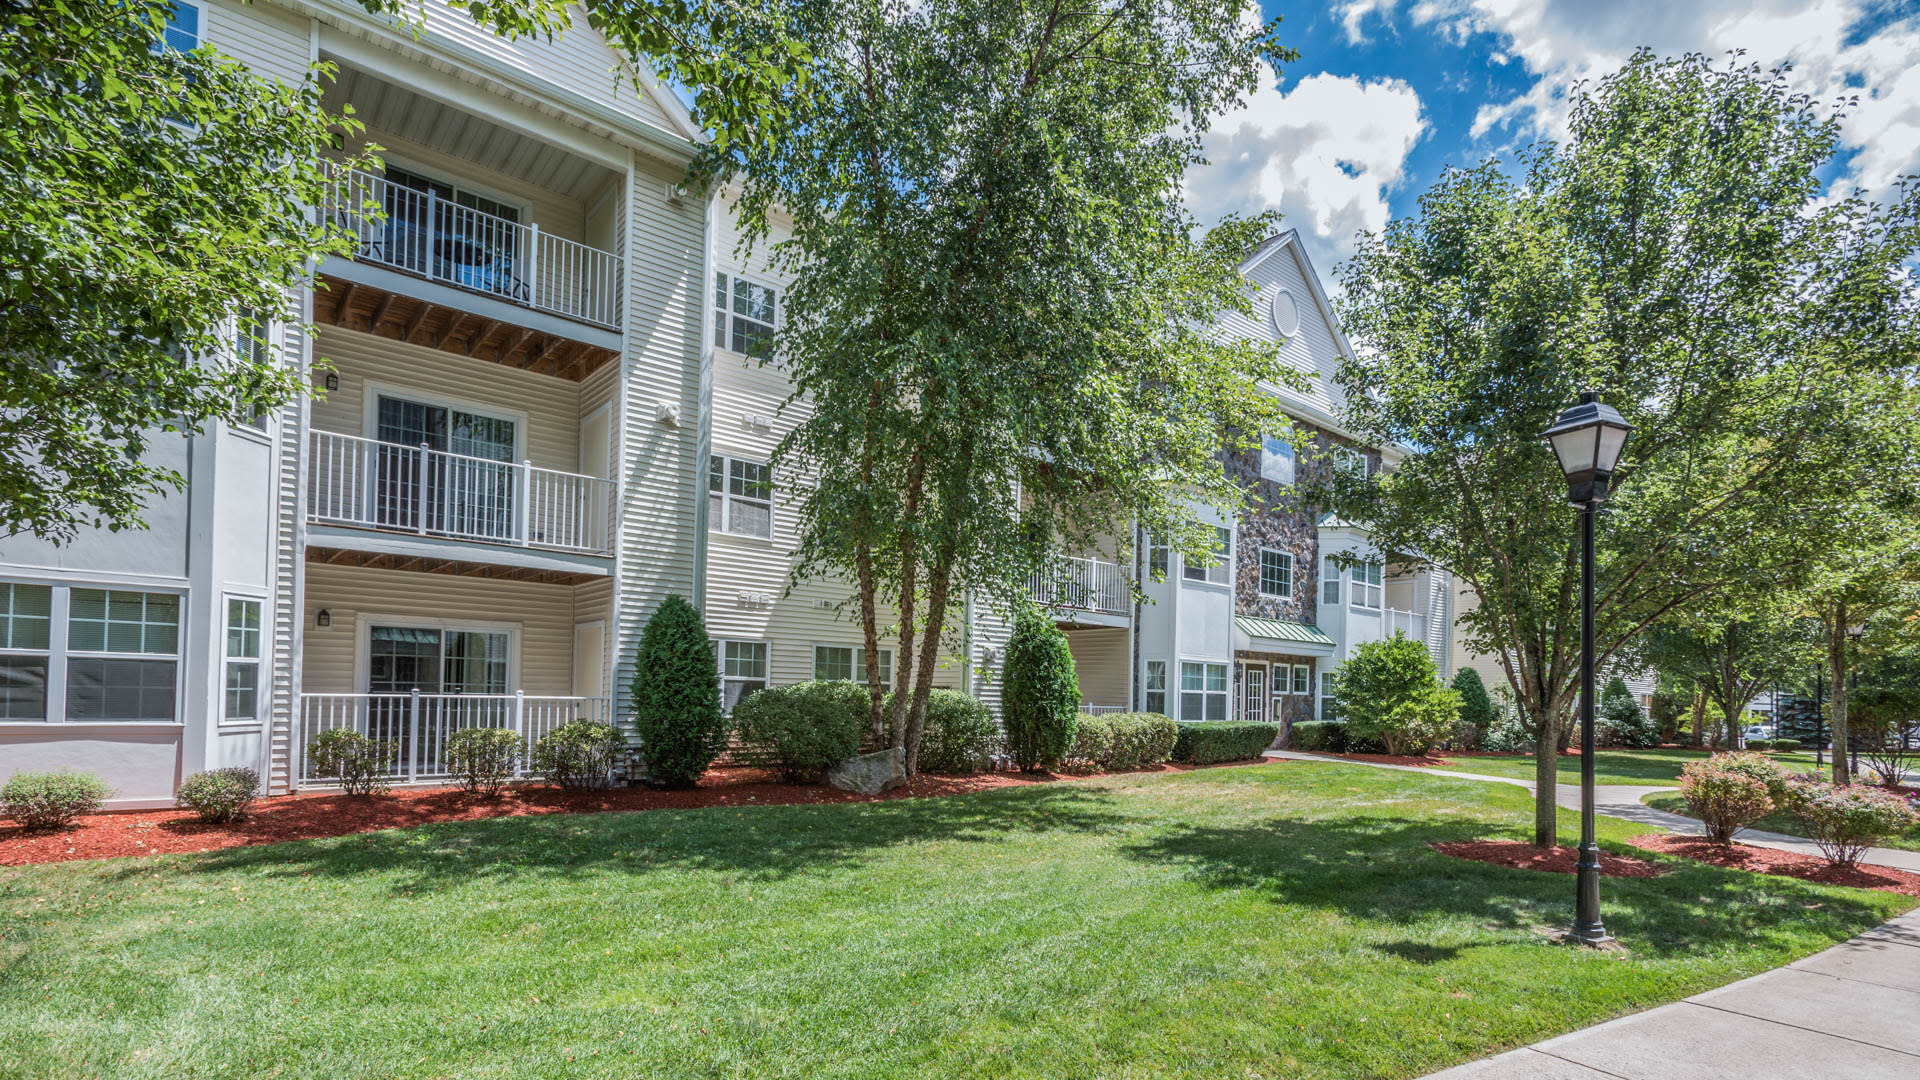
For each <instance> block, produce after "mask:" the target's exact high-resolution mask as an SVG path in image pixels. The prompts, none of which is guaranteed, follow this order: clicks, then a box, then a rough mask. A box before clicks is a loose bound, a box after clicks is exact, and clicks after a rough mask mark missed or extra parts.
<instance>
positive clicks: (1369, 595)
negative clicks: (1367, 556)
mask: <svg viewBox="0 0 1920 1080" xmlns="http://www.w3.org/2000/svg"><path fill="white" fill-rule="evenodd" d="M1385 570H1386V567H1385V566H1384V565H1382V564H1380V563H1377V562H1357V563H1354V564H1353V565H1352V566H1350V567H1348V568H1347V573H1348V575H1349V576H1350V577H1352V578H1353V592H1352V594H1351V600H1352V603H1353V606H1354V607H1357V608H1365V609H1367V610H1369V611H1377V610H1379V608H1380V602H1381V599H1382V597H1383V596H1384V595H1385V592H1386V590H1385V587H1384V586H1383V585H1382V584H1381V582H1382V580H1383V577H1384V573H1385Z"/></svg>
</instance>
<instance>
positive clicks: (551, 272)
mask: <svg viewBox="0 0 1920 1080" xmlns="http://www.w3.org/2000/svg"><path fill="white" fill-rule="evenodd" d="M326 214H327V220H328V221H330V222H331V223H332V224H334V225H336V226H338V227H340V228H342V229H345V230H346V231H347V233H348V234H349V235H351V236H352V237H353V238H354V240H355V242H356V248H355V252H354V258H356V259H359V260H361V261H364V262H374V263H380V264H382V265H384V266H390V267H393V268H394V269H396V270H404V271H406V272H408V273H410V274H418V275H420V276H421V277H424V278H430V279H432V280H434V281H440V282H445V283H446V284H449V285H456V286H459V287H460V288H463V289H471V290H473V291H475V292H480V293H486V294H487V295H489V296H497V297H499V298H501V299H503V300H508V301H511V302H513V303H516V304H522V305H525V306H526V307H530V308H534V309H536V310H539V311H547V312H551V313H553V314H555V315H563V316H565V317H567V318H569V319H578V320H579V321H581V322H587V323H592V324H594V325H596V326H602V327H606V328H608V329H617V328H618V327H619V325H620V284H621V267H620V259H619V257H618V256H616V255H614V254H613V252H611V251H601V250H600V249H599V248H595V247H589V246H587V245H586V244H582V243H578V242H576V241H573V240H566V239H562V238H561V237H558V236H555V235H553V234H552V233H546V232H541V231H540V226H538V225H522V224H520V223H519V222H517V221H509V220H507V219H506V218H503V217H500V216H498V215H495V214H489V213H485V212H483V211H480V210H475V209H473V208H472V207H469V206H462V205H460V204H459V203H456V202H454V201H453V200H451V199H447V198H444V197H442V196H440V195H438V194H436V193H434V192H432V191H419V190H417V189H414V188H410V187H403V186H401V185H399V184H396V183H393V182H392V181H389V180H387V179H385V178H383V177H380V176H376V175H374V174H373V173H369V172H363V171H361V170H359V169H341V170H339V171H338V172H337V173H336V174H335V177H334V182H333V194H332V198H331V199H330V201H329V205H328V206H327V208H326Z"/></svg>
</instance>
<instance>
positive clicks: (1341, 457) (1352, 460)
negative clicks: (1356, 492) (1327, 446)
mask: <svg viewBox="0 0 1920 1080" xmlns="http://www.w3.org/2000/svg"><path fill="white" fill-rule="evenodd" d="M1333 467H1334V468H1335V469H1337V470H1339V471H1340V472H1343V473H1347V474H1348V475H1350V476H1361V477H1364V476H1366V475H1367V455H1365V454H1363V453H1361V452H1360V451H1358V450H1356V449H1354V448H1353V447H1351V446H1336V447H1334V448H1333Z"/></svg>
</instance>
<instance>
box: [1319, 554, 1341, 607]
mask: <svg viewBox="0 0 1920 1080" xmlns="http://www.w3.org/2000/svg"><path fill="white" fill-rule="evenodd" d="M1321 563H1322V566H1323V569H1322V570H1321V577H1320V602H1321V603H1323V604H1337V603H1339V602H1340V564H1339V563H1337V562H1335V561H1334V558H1333V556H1331V555H1329V556H1327V557H1326V558H1325V559H1323V560H1321Z"/></svg>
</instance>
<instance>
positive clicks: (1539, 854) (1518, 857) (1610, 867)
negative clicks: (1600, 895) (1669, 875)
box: [1430, 840, 1661, 878]
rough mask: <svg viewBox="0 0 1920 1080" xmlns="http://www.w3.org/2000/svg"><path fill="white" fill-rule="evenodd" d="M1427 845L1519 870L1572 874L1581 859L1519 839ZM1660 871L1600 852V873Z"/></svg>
mask: <svg viewBox="0 0 1920 1080" xmlns="http://www.w3.org/2000/svg"><path fill="white" fill-rule="evenodd" d="M1430 846H1431V847H1432V848H1433V850H1435V851H1437V852H1439V853H1440V854H1442V855H1451V856H1453V857H1454V858H1456V859H1472V860H1473V861H1474V862H1484V863H1492V864H1494V865H1495V866H1512V867H1516V868H1518V869H1521V870H1543V871H1545V872H1547V873H1549V874H1571V873H1573V872H1574V870H1575V869H1576V868H1577V864H1578V863H1579V861H1580V851H1579V849H1578V848H1570V847H1554V848H1537V847H1534V846H1533V845H1532V844H1527V843H1522V842H1521V841H1519V840H1458V841H1453V842H1449V843H1444V844H1433V845H1430ZM1660 873H1661V870H1660V867H1658V866H1657V865H1655V864H1653V863H1650V862H1648V861H1647V860H1645V859H1636V858H1634V857H1633V856H1631V855H1615V854H1613V853H1611V852H1607V851H1603V852H1601V853H1600V874H1601V876H1603V877H1629V878H1646V877H1658V876H1659V875H1660Z"/></svg>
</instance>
